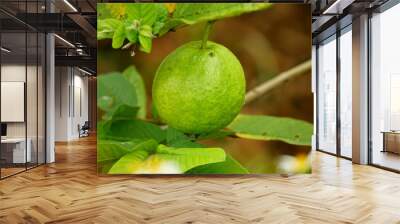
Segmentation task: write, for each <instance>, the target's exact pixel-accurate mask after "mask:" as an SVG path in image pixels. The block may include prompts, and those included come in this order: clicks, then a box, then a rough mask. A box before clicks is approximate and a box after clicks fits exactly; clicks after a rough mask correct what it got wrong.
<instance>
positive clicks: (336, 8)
mask: <svg viewBox="0 0 400 224" xmlns="http://www.w3.org/2000/svg"><path fill="white" fill-rule="evenodd" d="M353 2H354V0H336V1H335V2H333V4H332V5H330V6H329V7H328V8H327V9H325V10H324V12H323V13H322V14H324V15H326V14H342V13H343V10H344V9H345V8H347V7H348V6H349V5H351V4H352V3H353Z"/></svg>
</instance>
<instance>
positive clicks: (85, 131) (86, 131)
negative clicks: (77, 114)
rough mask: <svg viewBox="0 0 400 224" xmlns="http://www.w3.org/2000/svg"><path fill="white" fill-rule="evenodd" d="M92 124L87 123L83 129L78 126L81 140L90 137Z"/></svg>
mask: <svg viewBox="0 0 400 224" xmlns="http://www.w3.org/2000/svg"><path fill="white" fill-rule="evenodd" d="M89 129H90V123H89V121H85V123H84V124H83V125H82V127H81V126H80V125H79V124H78V131H79V138H81V137H87V136H89Z"/></svg>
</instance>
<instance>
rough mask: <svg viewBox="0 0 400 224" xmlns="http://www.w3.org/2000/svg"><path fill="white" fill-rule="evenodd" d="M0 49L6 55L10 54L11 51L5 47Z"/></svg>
mask: <svg viewBox="0 0 400 224" xmlns="http://www.w3.org/2000/svg"><path fill="white" fill-rule="evenodd" d="M0 49H1V50H2V51H4V52H6V53H10V52H11V50H9V49H7V48H5V47H1V48H0Z"/></svg>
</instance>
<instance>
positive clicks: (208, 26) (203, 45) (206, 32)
mask: <svg viewBox="0 0 400 224" xmlns="http://www.w3.org/2000/svg"><path fill="white" fill-rule="evenodd" d="M214 22H215V21H208V22H207V23H206V27H205V28H204V32H203V40H202V42H201V49H204V48H206V45H207V40H208V35H209V34H210V30H211V27H212V25H213V24H214Z"/></svg>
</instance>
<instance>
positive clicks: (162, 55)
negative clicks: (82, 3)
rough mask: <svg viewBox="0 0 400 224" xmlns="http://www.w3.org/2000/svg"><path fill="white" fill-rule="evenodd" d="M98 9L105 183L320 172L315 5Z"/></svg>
mask: <svg viewBox="0 0 400 224" xmlns="http://www.w3.org/2000/svg"><path fill="white" fill-rule="evenodd" d="M97 9H98V23H97V39H98V52H99V53H98V71H99V74H100V75H99V76H98V82H97V83H98V84H97V85H98V96H97V97H98V99H97V103H98V108H99V113H100V120H99V121H98V124H97V128H98V141H97V163H98V172H99V173H100V174H195V175H198V174H250V173H254V174H262V173H310V172H311V167H310V156H309V154H310V151H311V147H310V145H311V135H312V132H313V126H312V124H311V123H310V122H311V121H312V119H313V107H312V103H313V98H312V93H311V69H310V68H311V62H310V58H311V26H310V21H311V10H310V6H309V5H307V4H267V3H190V4H187V3H99V4H98V5H97Z"/></svg>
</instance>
